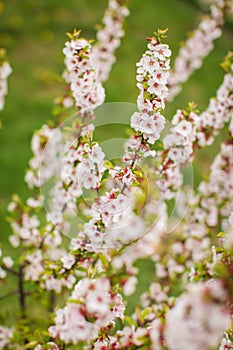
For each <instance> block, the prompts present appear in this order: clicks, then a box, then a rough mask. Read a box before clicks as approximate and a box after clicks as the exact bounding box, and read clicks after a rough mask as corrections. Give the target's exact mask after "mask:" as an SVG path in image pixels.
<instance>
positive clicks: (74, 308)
mask: <svg viewBox="0 0 233 350" xmlns="http://www.w3.org/2000/svg"><path fill="white" fill-rule="evenodd" d="M123 312H124V305H123V303H122V297H121V296H120V294H114V293H113V292H112V291H111V288H110V284H109V280H108V279H107V278H105V277H102V278H99V279H88V278H86V279H83V280H81V281H80V282H79V283H78V284H77V285H75V287H74V290H73V293H72V295H71V297H70V301H69V302H68V303H67V305H66V306H65V308H64V309H58V310H57V311H56V316H55V326H51V327H50V328H49V332H50V335H51V336H52V337H53V338H59V339H61V340H62V341H64V342H65V343H73V344H77V343H78V342H80V341H90V340H93V339H95V338H97V337H98V332H99V330H100V329H101V328H102V327H106V326H107V325H108V324H109V323H112V322H113V321H114V320H115V319H116V318H123Z"/></svg>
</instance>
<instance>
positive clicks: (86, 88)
mask: <svg viewBox="0 0 233 350" xmlns="http://www.w3.org/2000/svg"><path fill="white" fill-rule="evenodd" d="M63 52H64V54H65V64H66V67H67V70H66V71H65V73H64V74H63V76H64V78H65V79H66V81H67V82H68V83H69V84H70V88H71V91H72V94H73V97H74V100H75V105H76V107H77V108H78V109H80V111H81V112H85V111H89V110H93V109H95V108H96V107H97V106H99V105H101V104H102V103H103V102H104V99H105V91H104V88H103V87H102V85H101V83H100V81H99V79H98V74H97V72H96V71H95V67H94V62H93V59H92V53H91V45H90V43H89V42H88V41H87V40H85V39H79V38H78V37H77V35H76V34H74V37H73V39H72V40H71V41H67V42H66V44H65V48H64V50H63Z"/></svg>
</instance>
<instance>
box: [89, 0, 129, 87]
mask: <svg viewBox="0 0 233 350" xmlns="http://www.w3.org/2000/svg"><path fill="white" fill-rule="evenodd" d="M128 15H129V10H128V9H127V7H126V6H125V5H124V1H120V0H109V4H108V8H107V9H106V11H105V14H104V18H103V27H101V28H100V29H99V30H98V32H97V35H96V36H97V43H96V44H95V45H94V46H93V48H92V54H93V64H94V67H95V69H96V71H97V73H98V79H99V80H100V81H106V80H107V78H108V75H109V72H110V70H111V68H112V65H113V63H114V62H115V60H116V59H115V56H114V51H115V50H116V49H117V48H118V47H119V46H120V39H121V38H122V37H123V36H124V30H123V22H124V19H125V17H127V16H128Z"/></svg>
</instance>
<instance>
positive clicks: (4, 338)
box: [0, 326, 13, 349]
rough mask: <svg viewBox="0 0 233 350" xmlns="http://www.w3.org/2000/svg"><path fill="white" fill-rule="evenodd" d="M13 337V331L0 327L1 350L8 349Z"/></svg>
mask: <svg viewBox="0 0 233 350" xmlns="http://www.w3.org/2000/svg"><path fill="white" fill-rule="evenodd" d="M12 337H13V329H12V328H7V327H3V326H0V349H6V347H7V345H8V344H9V343H10V342H11V338H12Z"/></svg>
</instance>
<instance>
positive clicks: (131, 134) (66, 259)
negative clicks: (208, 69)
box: [0, 0, 233, 350]
mask: <svg viewBox="0 0 233 350" xmlns="http://www.w3.org/2000/svg"><path fill="white" fill-rule="evenodd" d="M227 11H228V1H227V0H226V1H218V2H217V3H216V4H214V5H212V7H211V15H210V17H208V18H205V19H204V20H203V21H202V22H201V24H200V25H199V27H198V29H197V31H195V32H194V35H193V37H192V38H190V39H188V41H187V43H186V45H185V46H184V47H183V50H181V52H180V54H179V56H178V58H177V60H176V63H175V66H174V68H173V71H172V73H171V74H170V58H171V55H172V52H171V50H170V48H169V45H168V44H166V43H164V41H165V38H166V30H158V31H157V32H155V33H154V35H153V36H152V37H149V38H147V47H146V50H145V52H144V53H143V54H142V56H141V59H140V60H139V62H138V63H137V75H136V81H137V87H138V89H139V94H138V98H137V108H136V111H135V110H134V111H133V113H132V114H131V117H130V127H129V126H128V128H127V135H128V138H127V140H126V142H125V145H124V151H123V153H122V154H120V157H119V154H118V155H117V157H115V158H114V157H113V158H110V159H107V156H106V153H105V151H104V145H103V144H101V143H100V140H98V139H96V137H95V131H96V130H95V119H97V118H98V113H99V112H98V110H99V109H98V107H99V106H101V105H102V104H103V103H104V99H105V90H104V87H103V85H102V83H103V82H104V81H105V80H106V79H107V77H108V74H109V72H110V69H111V66H112V64H113V63H114V62H115V58H114V51H115V49H116V48H117V47H118V46H119V44H120V38H121V37H122V36H123V34H124V31H123V22H124V19H125V18H126V17H127V15H128V14H129V12H128V9H127V8H126V4H125V2H124V1H122V0H110V1H109V7H108V9H107V10H106V13H105V15H104V20H103V27H101V28H100V29H99V31H98V33H97V42H96V43H95V44H92V43H91V42H89V41H87V40H86V39H84V38H82V37H81V36H80V32H79V31H76V30H75V31H74V33H73V34H69V35H68V37H69V41H67V42H66V44H65V48H64V50H63V53H64V55H65V70H64V72H63V80H64V81H63V82H64V86H65V89H64V90H65V93H64V96H61V97H58V98H57V99H56V101H55V103H56V111H57V112H56V113H57V114H58V120H57V122H55V123H54V125H43V126H42V127H41V129H40V130H38V131H36V132H35V134H34V135H33V137H32V144H31V146H32V152H33V156H32V158H31V160H30V161H29V169H28V170H27V172H26V176H25V180H26V182H27V184H28V186H29V188H30V189H31V190H32V193H33V194H32V196H31V197H30V198H28V199H27V200H26V202H25V203H24V202H22V200H21V199H20V198H19V197H18V196H17V195H14V196H13V198H12V201H11V202H10V204H9V206H8V210H9V212H10V219H9V221H10V225H11V228H12V235H11V236H10V237H9V240H10V243H11V245H12V247H13V248H17V254H16V255H15V257H14V259H12V258H11V257H10V256H4V254H3V253H2V251H0V253H1V254H0V258H1V265H0V278H1V279H3V280H5V279H7V278H9V277H10V275H12V276H14V278H15V280H16V283H17V289H16V290H15V289H14V290H12V291H10V292H9V293H5V294H2V295H0V300H3V299H5V298H7V297H9V296H10V295H16V296H17V297H18V301H19V314H17V315H16V317H15V322H14V324H12V325H10V324H9V325H8V322H6V325H2V326H0V349H23V348H24V349H35V350H42V349H53V350H59V349H60V350H62V349H85V350H87V349H95V350H105V349H115V350H116V349H126V348H128V349H131V350H133V349H151V350H159V349H168V350H176V349H179V350H185V349H187V348H189V349H193V350H196V349H203V350H208V349H213V348H214V349H215V348H216V349H217V348H219V349H221V350H223V349H233V334H232V324H231V317H232V302H233V282H232V271H233V254H232V248H233V239H232V237H233V117H232V115H233V114H232V113H233V98H232V93H233V54H232V53H228V55H227V56H226V58H225V60H224V63H223V68H224V69H225V72H226V73H225V76H224V79H223V83H222V84H221V86H220V87H219V88H218V90H217V92H216V96H215V97H213V98H212V99H211V100H210V102H209V104H208V107H207V108H206V110H205V111H203V112H201V113H200V112H199V111H198V110H197V108H196V105H195V104H194V103H189V104H188V106H187V108H186V109H182V110H181V109H178V110H177V112H176V113H175V115H174V116H173V118H172V125H171V126H170V127H169V130H168V131H166V132H165V125H166V123H167V122H166V120H165V117H164V116H163V114H162V113H163V110H164V109H165V106H166V103H167V101H168V100H169V98H171V96H172V94H173V95H174V91H177V89H178V88H180V85H181V83H182V82H184V81H185V80H186V79H187V78H188V77H189V75H190V74H191V72H192V71H193V70H194V69H196V68H198V67H199V66H200V65H201V62H202V59H203V58H204V57H205V56H206V55H207V54H208V53H209V51H210V49H211V48H212V45H213V44H212V42H213V40H214V39H215V38H216V37H218V36H219V35H220V34H221V30H220V27H221V26H222V24H223V21H224V17H225V15H226V13H227ZM197 42H198V44H199V46H197ZM180 72H182V73H183V74H182V76H181V75H180ZM8 73H9V70H8ZM111 106H112V108H113V109H114V108H115V106H114V104H113V105H110V107H111ZM100 108H101V107H100ZM100 111H101V109H100ZM112 112H113V110H112ZM95 115H96V116H95ZM167 124H168V123H167ZM224 127H225V129H227V137H226V140H225V141H224V142H223V143H222V145H221V149H220V152H219V154H217V155H216V157H215V159H214V161H213V163H212V165H211V167H210V173H209V175H208V177H206V179H205V180H203V181H202V182H201V183H200V184H199V187H198V189H197V191H195V192H194V191H192V190H191V189H190V188H187V187H185V186H183V174H182V169H183V167H185V166H187V165H188V164H190V163H191V162H193V160H194V158H195V153H196V150H197V149H200V148H203V147H206V146H209V145H211V144H212V143H213V142H214V139H215V136H216V135H217V134H218V133H219V132H220V130H222V129H223V128H224ZM105 131H106V132H108V131H107V129H105ZM174 199H176V200H177V202H178V210H179V211H180V214H179V215H180V216H178V218H176V226H175V228H174V229H173V230H172V232H170V233H169V234H168V232H169V227H168V226H169V225H168V224H169V220H172V221H175V218H174V217H171V218H170V217H169V210H168V209H169V204H170V203H171V200H174ZM182 207H183V210H181V209H182ZM44 208H45V209H46V211H45V210H44ZM140 259H141V260H144V261H145V262H146V263H147V264H148V265H149V264H150V265H153V270H154V276H153V278H152V279H151V281H150V285H149V286H148V288H144V291H143V293H142V294H141V296H140V301H139V302H138V306H137V307H136V308H135V310H133V312H130V310H128V305H127V302H128V300H129V299H128V297H129V296H131V295H132V294H133V293H134V291H135V289H136V285H137V283H138V280H140V276H141V275H140V272H139V270H138V267H137V262H138V261H139V260H140ZM14 282H15V281H14ZM33 299H34V300H35V301H37V302H39V309H38V308H37V312H38V310H39V314H41V318H42V321H41V318H40V317H39V316H40V315H38V314H37V315H36V316H35V315H34V314H33V311H32V309H31V305H30V303H31V300H33ZM35 310H36V308H35Z"/></svg>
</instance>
